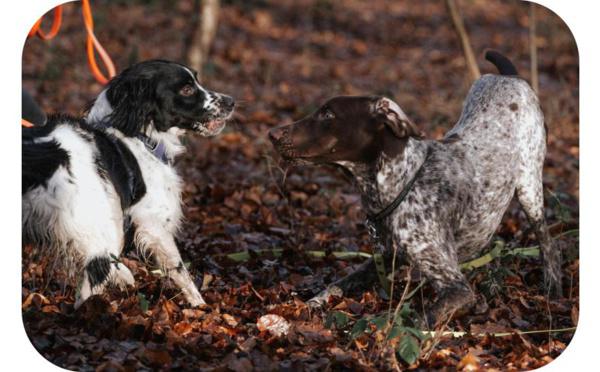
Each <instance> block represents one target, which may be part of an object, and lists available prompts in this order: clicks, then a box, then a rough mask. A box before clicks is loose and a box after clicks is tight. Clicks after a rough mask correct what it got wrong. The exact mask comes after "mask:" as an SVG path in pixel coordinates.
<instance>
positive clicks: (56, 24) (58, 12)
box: [27, 5, 62, 40]
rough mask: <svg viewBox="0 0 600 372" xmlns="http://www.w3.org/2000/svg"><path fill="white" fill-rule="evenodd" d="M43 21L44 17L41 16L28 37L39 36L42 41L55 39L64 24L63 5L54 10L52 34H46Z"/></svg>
mask: <svg viewBox="0 0 600 372" xmlns="http://www.w3.org/2000/svg"><path fill="white" fill-rule="evenodd" d="M43 19H44V16H41V17H40V19H38V20H37V21H36V22H35V23H34V24H33V27H32V28H31V30H29V34H28V35H27V36H29V37H32V36H34V35H37V37H39V38H40V39H42V40H50V39H53V38H54V37H55V36H56V35H57V34H58V30H60V25H61V23H62V5H59V6H57V7H56V8H54V20H53V21H52V28H50V32H49V33H47V34H45V33H44V31H42V28H41V26H42V20H43Z"/></svg>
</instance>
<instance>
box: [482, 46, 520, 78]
mask: <svg viewBox="0 0 600 372" xmlns="http://www.w3.org/2000/svg"><path fill="white" fill-rule="evenodd" d="M485 59H487V60H488V61H490V62H492V63H493V64H494V66H496V68H497V69H498V72H499V73H500V75H508V76H511V75H512V76H517V75H519V73H518V72H517V68H516V67H515V65H513V64H512V62H511V61H510V59H508V58H507V57H506V56H504V55H503V54H501V53H499V52H497V51H495V50H488V51H486V52H485Z"/></svg>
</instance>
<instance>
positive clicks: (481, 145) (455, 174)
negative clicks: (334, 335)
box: [270, 52, 561, 321]
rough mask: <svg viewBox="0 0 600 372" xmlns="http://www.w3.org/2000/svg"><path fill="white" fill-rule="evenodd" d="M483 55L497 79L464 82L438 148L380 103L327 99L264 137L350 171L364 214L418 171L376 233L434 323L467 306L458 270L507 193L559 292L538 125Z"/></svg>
mask: <svg viewBox="0 0 600 372" xmlns="http://www.w3.org/2000/svg"><path fill="white" fill-rule="evenodd" d="M486 57H487V58H488V59H489V60H491V61H493V62H494V63H495V64H496V65H497V66H498V68H499V70H500V72H501V73H504V75H492V74H489V75H484V76H482V77H481V78H480V79H478V80H477V81H476V82H475V83H474V84H473V86H472V87H471V90H470V92H469V94H468V96H467V98H466V100H465V103H464V107H463V112H462V114H461V117H460V118H459V120H458V123H457V124H456V125H455V126H454V128H452V130H450V131H449V132H448V133H447V134H446V136H445V137H444V138H443V139H442V140H440V141H434V140H425V139H423V138H422V137H421V135H420V133H419V132H418V130H416V127H415V126H414V124H412V123H411V122H410V120H409V119H408V117H407V116H406V115H405V114H404V112H403V111H402V110H401V109H400V107H399V106H398V105H397V104H396V103H394V102H393V101H392V100H390V99H388V98H380V97H338V98H333V99H332V100H330V101H329V102H328V103H327V104H325V105H324V106H323V107H322V108H321V109H320V110H319V111H317V113H315V114H313V115H311V116H310V117H308V118H305V119H303V120H301V121H299V122H297V123H294V124H291V125H288V126H283V127H278V128H275V129H273V130H272V131H271V133H270V135H271V140H272V141H273V143H274V144H275V146H276V148H277V149H278V150H279V152H280V153H281V155H282V156H283V158H285V159H288V160H293V161H299V160H300V161H302V162H308V163H334V164H337V165H340V166H342V167H343V168H344V169H345V170H346V171H348V172H350V173H351V175H352V178H353V179H354V181H355V182H356V184H357V186H358V188H359V189H360V191H361V194H362V199H363V206H364V208H365V209H366V211H367V213H369V214H375V213H377V212H379V211H381V210H382V209H383V208H385V207H386V206H387V205H389V204H390V203H392V202H393V201H394V199H395V198H396V197H397V195H398V194H399V193H400V192H401V191H402V190H403V189H404V187H405V186H406V185H407V183H408V182H410V180H411V179H413V177H414V176H415V174H416V173H417V171H418V169H419V168H420V167H421V166H423V169H422V172H421V174H420V176H419V177H417V179H416V180H415V183H414V185H413V186H412V188H411V189H410V191H409V193H408V194H407V196H406V199H404V201H403V202H402V203H400V205H399V206H398V207H397V208H396V209H395V210H394V211H393V213H392V214H391V215H390V216H389V217H388V218H386V219H385V221H384V224H383V234H384V236H385V238H386V239H387V241H388V242H389V245H390V248H391V247H393V249H397V251H398V252H399V256H400V257H401V258H404V259H405V260H406V261H408V262H409V263H412V264H414V265H416V267H418V268H419V269H420V271H421V273H422V274H424V275H425V277H426V278H428V279H429V280H430V281H431V282H432V283H433V285H434V287H435V288H436V289H437V292H438V296H439V298H438V300H437V302H436V305H435V307H434V309H433V310H432V315H433V318H434V321H435V320H439V319H441V318H443V317H444V316H445V315H448V314H450V313H452V312H453V311H454V310H456V309H458V308H460V307H462V306H463V305H465V304H467V303H468V302H470V301H472V299H473V293H472V290H471V288H470V286H469V284H468V282H467V281H466V279H465V277H464V275H463V274H462V273H461V271H460V269H459V263H460V262H461V261H465V260H468V259H470V258H474V257H476V256H477V255H479V254H480V253H481V251H482V249H483V248H484V247H485V246H486V245H487V243H488V242H489V240H490V238H491V237H492V235H493V234H494V232H495V231H496V229H497V227H498V225H499V224H500V221H501V219H502V216H503V215H504V212H505V211H506V209H507V208H508V205H509V203H510V201H511V199H512V198H513V196H514V195H515V194H516V196H517V199H518V201H519V202H520V204H521V206H522V207H523V209H524V211H525V213H526V214H527V216H528V218H529V220H530V221H531V223H532V224H533V226H534V228H535V231H536V233H537V235H538V237H539V239H540V246H541V251H542V253H543V258H544V267H545V279H546V285H547V288H549V289H551V290H553V292H554V293H557V294H558V293H560V289H561V273H560V252H559V250H558V249H557V248H556V247H554V246H553V244H552V242H551V239H550V236H549V233H548V229H547V227H546V224H545V221H544V199H543V185H542V169H543V163H544V157H545V153H546V131H545V126H544V117H543V114H542V111H541V110H540V106H539V102H538V99H537V96H536V94H535V93H534V92H533V90H532V89H531V88H530V86H529V85H528V84H527V82H525V81H524V80H523V79H521V78H519V77H517V76H514V75H516V69H515V68H514V66H513V65H512V64H511V63H510V61H508V60H507V59H506V58H505V57H504V56H502V55H500V54H498V53H496V52H488V54H487V55H486ZM352 133H358V134H352ZM428 153H429V156H427V154H428ZM364 269H365V270H367V269H368V270H372V269H373V264H372V263H368V264H366V265H365V266H364ZM370 277H371V278H376V276H374V275H370ZM361 278H362V279H361ZM357 279H358V280H364V276H363V277H361V276H359V275H356V274H355V275H354V277H353V278H352V280H355V281H356V280H357ZM349 284H350V279H348V280H345V279H342V280H341V281H340V282H339V283H336V286H334V287H330V288H329V289H328V290H326V291H325V292H323V293H322V294H321V295H320V296H318V297H316V298H315V299H314V300H315V302H316V303H317V304H319V303H323V301H324V300H326V299H327V297H328V296H329V294H331V293H333V292H335V291H338V292H339V288H338V287H342V288H343V287H347V286H348V285H349ZM343 289H345V288H343Z"/></svg>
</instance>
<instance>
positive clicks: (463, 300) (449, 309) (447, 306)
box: [426, 284, 475, 329]
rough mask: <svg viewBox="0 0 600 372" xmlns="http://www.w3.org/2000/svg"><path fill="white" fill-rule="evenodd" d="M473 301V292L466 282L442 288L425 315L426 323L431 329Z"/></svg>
mask: <svg viewBox="0 0 600 372" xmlns="http://www.w3.org/2000/svg"><path fill="white" fill-rule="evenodd" d="M474 303H475V294H474V293H473V291H472V290H471V288H470V287H469V286H468V285H467V284H464V285H463V284H460V285H457V286H452V287H448V288H445V289H443V290H442V291H441V292H440V293H439V296H438V300H437V301H436V303H435V305H434V306H433V308H432V309H431V311H429V312H428V313H427V315H426V322H427V325H428V326H429V327H430V328H431V329H433V328H436V327H437V326H439V325H441V324H442V323H444V322H445V321H447V320H449V318H450V317H452V316H454V315H458V314H455V313H457V312H458V311H460V310H462V309H464V308H467V307H468V305H472V304H474Z"/></svg>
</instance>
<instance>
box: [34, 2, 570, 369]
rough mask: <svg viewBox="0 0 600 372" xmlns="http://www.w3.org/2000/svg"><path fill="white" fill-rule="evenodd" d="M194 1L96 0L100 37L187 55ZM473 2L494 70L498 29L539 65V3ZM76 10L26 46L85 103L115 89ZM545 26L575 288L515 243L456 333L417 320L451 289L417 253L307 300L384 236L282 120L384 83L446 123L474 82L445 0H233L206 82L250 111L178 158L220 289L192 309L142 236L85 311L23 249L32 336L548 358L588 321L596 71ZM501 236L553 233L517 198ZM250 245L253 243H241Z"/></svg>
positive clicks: (206, 357) (465, 358)
mask: <svg viewBox="0 0 600 372" xmlns="http://www.w3.org/2000/svg"><path fill="white" fill-rule="evenodd" d="M191 3H192V2H191V1H189V2H188V1H177V2H167V1H145V2H142V1H123V0H121V1H110V2H108V1H94V2H93V3H92V6H93V10H94V16H95V21H96V22H95V23H96V29H97V36H98V37H99V39H100V40H101V41H102V42H103V44H104V46H105V48H106V49H107V50H108V51H109V53H110V54H111V56H112V57H113V58H114V60H115V62H116V65H117V66H118V68H120V69H123V68H125V67H126V66H128V65H129V64H131V63H132V62H136V61H140V60H145V59H149V58H163V59H171V60H178V61H182V60H183V59H182V56H183V55H185V54H184V51H185V45H186V43H187V42H188V38H187V36H186V35H190V34H191V32H192V30H191V24H192V22H190V18H191V16H190V14H192V8H191V7H192V6H191ZM459 3H460V4H461V9H462V11H463V16H464V20H465V24H466V26H467V29H468V31H469V33H470V36H471V39H472V45H473V48H474V50H475V52H476V54H477V56H478V62H479V65H480V68H481V69H482V72H493V66H491V65H489V64H486V63H485V61H484V60H483V58H482V53H481V52H482V51H483V50H484V48H486V47H492V48H495V49H498V50H500V51H502V52H503V53H504V54H506V55H508V56H509V57H510V58H511V59H512V60H513V61H514V62H515V64H516V66H517V68H518V70H519V72H520V73H521V75H522V76H523V77H524V78H525V79H529V44H528V29H527V27H528V5H527V3H525V2H522V3H521V2H517V1H493V2H490V1H483V0H473V1H462V2H459ZM79 12H80V9H79V5H78V4H76V3H70V4H67V5H65V12H64V25H63V30H62V31H61V33H60V34H59V36H58V37H57V38H56V39H54V40H52V41H49V42H43V41H41V40H38V39H29V40H28V41H27V42H26V44H25V49H24V53H23V82H24V87H25V88H27V89H28V90H29V91H30V92H31V93H32V94H33V95H34V97H35V98H36V99H37V100H38V101H39V102H40V103H41V104H42V106H43V107H44V109H45V110H47V111H48V112H68V113H72V114H77V113H80V112H81V111H82V109H83V108H84V106H85V104H86V103H87V102H89V101H90V100H91V99H93V98H94V97H95V96H96V95H97V94H98V93H99V92H100V91H101V89H102V87H101V86H100V85H99V84H98V83H96V82H94V81H93V78H92V77H91V76H90V74H89V72H88V70H87V66H86V62H85V54H84V45H85V39H84V37H85V36H84V35H85V34H84V29H83V25H82V22H81V17H80V13H79ZM50 18H51V17H49V19H50ZM538 30H539V34H538V45H539V58H540V59H539V72H540V101H541V106H542V109H543V111H544V114H545V117H546V122H547V125H548V128H549V135H548V155H547V159H546V166H545V171H544V186H545V190H546V192H545V197H546V205H547V207H546V217H547V220H548V223H549V225H550V226H551V228H550V229H551V233H552V235H553V236H554V237H555V243H556V245H557V247H559V248H560V249H561V250H562V255H563V261H564V262H563V267H562V269H563V277H564V281H563V288H564V297H563V298H560V299H558V300H552V301H549V300H548V299H547V298H546V297H545V296H544V294H543V289H542V285H541V283H542V282H543V280H542V270H541V262H540V259H539V258H538V257H533V256H531V255H525V254H516V255H509V254H504V255H503V256H502V257H499V258H496V259H495V260H493V261H492V262H490V263H489V264H487V265H485V266H483V267H479V268H476V269H474V270H471V271H466V272H465V273H466V275H467V277H468V279H469V282H470V283H471V285H472V286H473V288H474V289H476V291H477V293H478V296H479V299H480V301H479V304H480V305H479V306H477V307H475V308H473V309H471V310H469V311H468V312H466V313H465V314H461V315H460V316H457V317H455V319H453V320H451V321H450V322H449V323H448V324H447V326H446V328H444V329H443V331H446V332H448V331H452V332H464V333H456V334H455V336H458V337H453V336H452V335H450V334H447V333H446V334H443V335H442V334H437V335H435V336H433V337H432V335H431V334H429V333H425V332H424V331H425V330H424V329H422V327H420V326H419V324H420V322H419V319H421V317H422V316H423V313H424V309H426V308H427V306H428V304H429V303H430V302H431V300H430V299H431V298H432V297H433V296H434V293H433V292H432V290H431V288H429V286H428V284H427V283H425V284H424V285H422V286H419V284H420V283H419V281H418V280H411V281H410V283H407V279H406V278H407V277H408V275H407V269H406V268H400V270H398V273H397V275H396V290H395V293H394V294H393V298H392V300H391V304H390V299H389V296H388V295H387V294H386V293H384V292H383V291H382V290H381V289H380V288H379V286H374V287H373V288H372V289H370V290H368V291H365V292H363V293H350V294H347V296H346V297H340V298H334V299H333V300H332V301H331V302H330V303H329V304H328V305H327V306H326V308H324V309H323V310H322V311H311V310H310V309H309V308H308V307H307V305H306V303H305V301H306V300H307V299H308V298H310V297H311V296H312V295H314V294H316V293H317V292H318V291H319V290H321V289H323V288H324V287H325V286H326V285H327V284H328V283H330V282H332V281H334V280H336V279H337V278H340V277H341V276H343V275H344V274H345V273H347V272H349V271H350V270H351V269H352V268H353V267H354V266H355V265H357V264H359V263H360V262H362V261H363V260H364V258H354V259H340V258H336V257H335V255H334V252H364V253H366V254H371V253H372V247H373V245H372V242H371V240H370V239H369V237H368V234H367V232H366V229H365V226H364V214H363V212H362V210H361V207H360V198H359V195H358V194H357V190H356V189H355V188H353V187H352V185H351V184H349V183H348V182H347V181H346V180H345V179H344V178H343V176H342V175H341V174H340V173H338V171H336V170H334V169H330V168H326V167H303V168H291V169H288V170H285V169H282V168H281V167H280V166H279V165H278V159H277V157H276V155H275V153H274V151H273V149H272V148H271V146H270V144H269V143H268V140H267V138H266V132H267V130H268V129H269V128H271V127H273V126H274V125H277V124H284V123H290V122H292V121H294V120H297V119H299V118H301V117H302V116H304V115H306V114H308V113H310V112H311V111H312V110H314V109H315V108H316V107H318V106H319V105H320V104H321V103H322V102H323V101H324V100H325V99H326V98H328V97H331V96H333V95H339V94H383V95H387V96H389V97H391V98H393V99H394V100H396V101H397V102H398V103H399V104H400V106H401V107H402V108H403V109H404V110H405V111H406V112H407V114H408V115H409V116H410V117H411V118H412V119H413V120H414V121H415V122H416V123H417V124H418V126H419V127H420V128H421V129H422V130H424V131H425V132H426V133H427V137H428V138H432V139H439V138H441V137H442V136H443V134H444V133H445V132H447V131H448V130H449V129H450V128H451V127H452V125H453V124H454V123H455V122H456V121H457V119H458V117H459V115H460V111H461V108H462V103H463V99H464V97H465V96H466V94H467V92H468V89H469V86H470V84H471V81H469V76H468V73H467V68H466V66H465V62H464V58H463V55H462V52H461V48H460V45H459V43H458V41H457V38H456V35H455V33H454V31H453V28H452V24H451V22H450V19H449V17H448V14H447V12H446V9H445V7H444V3H443V1H433V0H427V1H420V2H418V5H417V3H415V2H408V1H394V2H392V1H383V0H370V1H357V0H349V1H344V2H338V1H326V0H320V1H307V0H301V1H291V0H285V1H257V2H252V3H251V4H250V2H245V1H224V4H223V8H222V11H221V17H220V23H219V29H218V33H217V36H216V39H215V43H214V46H213V49H212V53H211V59H210V61H209V63H208V64H207V66H206V68H205V70H204V79H203V84H204V85H205V86H207V87H209V88H210V89H213V90H216V91H220V92H225V93H227V94H230V95H232V96H234V97H235V98H236V99H237V101H238V109H237V113H236V114H235V117H234V120H233V121H232V123H230V124H229V126H228V128H227V129H226V130H225V132H224V133H223V134H222V135H220V136H218V137H216V138H211V139H205V138H196V137H191V136H190V137H188V139H187V140H186V142H187V147H188V152H187V153H186V154H185V155H184V156H183V157H182V158H181V159H179V160H178V161H177V162H176V167H177V168H178V170H179V172H180V174H181V175H182V177H183V179H184V181H185V186H184V195H183V200H184V203H185V207H184V213H185V218H186V221H185V224H184V226H183V228H182V229H181V234H180V235H179V237H178V245H179V247H180V251H181V252H182V255H183V256H184V260H185V261H186V263H189V266H190V270H191V272H192V273H193V275H194V276H195V278H196V283H197V284H198V286H199V287H201V288H202V294H203V296H204V298H205V299H206V301H207V302H208V304H209V306H208V307H206V308H202V309H190V308H189V307H188V306H187V305H186V303H185V301H184V299H183V298H182V296H181V295H180V294H179V293H178V291H177V290H176V289H175V288H174V287H173V286H172V285H171V283H170V282H169V281H168V280H166V279H165V278H164V277H163V276H162V275H161V273H160V271H157V270H156V268H155V267H152V264H149V265H145V264H143V263H142V261H141V260H140V259H139V258H138V257H136V255H135V254H130V255H129V256H127V257H125V258H123V261H124V263H125V264H126V265H127V266H128V267H129V268H130V269H131V270H132V272H133V273H134V275H135V278H136V285H135V287H132V288H130V289H129V290H128V291H127V292H120V291H118V290H111V291H109V292H108V293H106V294H105V295H102V296H97V297H94V298H92V299H90V300H89V301H87V302H86V303H85V304H84V305H83V306H82V308H81V309H79V310H78V311H74V309H73V301H74V287H73V285H72V284H69V283H67V284H64V282H63V279H64V276H63V275H61V273H60V272H58V273H56V272H55V273H53V274H52V275H49V273H48V271H49V268H50V267H51V262H48V261H47V260H46V259H41V260H32V259H30V257H31V248H30V247H24V251H23V319H24V324H25V328H26V330H27V333H28V335H29V337H30V339H31V341H32V343H33V344H34V346H35V347H36V349H37V350H39V352H40V353H41V354H42V355H43V356H44V357H45V358H47V359H48V360H50V361H52V362H53V363H55V364H57V365H59V366H62V367H65V368H69V369H82V370H90V369H97V370H106V371H107V370H111V371H113V370H115V371H116V370H138V369H174V368H186V369H213V368H216V369H219V370H227V369H230V370H235V371H245V370H251V369H255V370H261V371H262V370H324V369H327V368H330V369H334V370H348V369H365V370H370V369H380V370H381V369H383V370H388V369H394V368H406V369H430V368H436V369H439V368H443V367H450V368H452V369H469V370H473V369H474V368H478V367H480V368H486V369H501V370H506V369H508V370H529V369H533V368H536V367H539V366H541V365H544V364H547V363H549V362H551V361H552V360H553V359H555V358H556V357H557V356H559V355H560V354H561V352H562V351H563V350H564V349H565V348H566V346H567V345H568V343H569V341H570V339H571V338H572V336H573V327H575V326H576V325H577V318H578V308H579V264H578V263H579V261H578V258H579V242H578V236H579V234H578V226H579V222H578V221H579V127H578V125H579V116H578V115H579V111H578V105H579V102H578V95H579V92H578V84H579V81H578V73H579V71H578V57H577V48H576V46H575V44H574V41H573V39H572V37H571V35H570V33H569V31H568V29H567V28H566V26H565V25H564V24H563V23H562V21H560V19H559V18H557V17H556V16H555V15H553V14H551V13H549V12H548V11H546V10H544V9H541V8H540V9H538ZM284 175H286V176H285V177H284ZM498 177H502V175H501V174H499V175H498ZM494 245H503V246H504V247H505V248H507V249H513V248H525V247H535V246H536V245H537V240H536V238H535V235H533V234H532V231H531V229H530V227H529V224H528V223H527V220H526V218H525V215H524V214H523V212H522V211H521V210H520V209H519V207H518V205H517V203H516V202H513V204H511V206H510V208H509V210H508V211H507V213H506V215H505V217H504V219H503V220H502V224H501V226H500V227H499V228H498V230H497V233H496V235H495V236H494V238H493V239H492V242H491V243H490V246H489V249H491V248H492V246H494ZM275 250H276V251H275ZM314 251H316V252H317V254H315V253H314ZM236 252H248V253H249V255H247V257H240V256H234V258H238V260H237V261H236V260H232V259H231V258H230V257H228V256H227V255H229V254H231V253H236ZM311 252H313V253H311ZM503 252H506V251H503ZM527 252H530V253H531V252H533V253H535V249H531V250H528V251H527ZM484 253H485V252H482V255H483V254H484ZM316 255H323V256H324V257H316ZM240 258H241V260H240ZM407 284H408V286H409V287H408V290H409V291H410V292H412V294H413V295H412V296H410V298H406V297H405V299H404V301H403V304H402V306H401V309H400V310H401V311H399V315H398V316H397V317H396V318H395V319H394V320H393V324H391V323H392V322H391V321H390V322H388V318H387V316H388V314H389V309H390V306H391V308H392V309H395V308H396V306H397V304H398V301H399V299H400V297H401V295H402V293H403V291H404V288H405V286H406V285H407ZM415 289H416V290H415ZM407 293H408V292H407ZM484 300H485V301H484ZM267 314H275V315H279V316H281V317H282V318H283V320H282V318H278V317H273V319H274V320H275V321H276V322H277V321H279V322H281V323H285V324H287V325H289V326H290V327H289V330H288V332H287V334H286V335H282V336H277V335H276V334H274V333H275V332H271V331H269V330H268V328H269V327H268V325H267V327H266V328H265V324H264V319H265V318H262V320H261V321H259V319H261V317H263V316H264V315H267ZM388 325H390V326H388ZM549 330H553V331H552V332H550V331H549ZM529 331H539V333H535V332H534V333H527V332H529Z"/></svg>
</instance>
